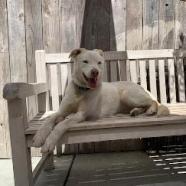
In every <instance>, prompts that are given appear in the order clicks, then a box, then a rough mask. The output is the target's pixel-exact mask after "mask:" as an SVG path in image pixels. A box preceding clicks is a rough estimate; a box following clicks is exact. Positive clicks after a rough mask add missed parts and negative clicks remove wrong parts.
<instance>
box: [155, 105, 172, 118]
mask: <svg viewBox="0 0 186 186" xmlns="http://www.w3.org/2000/svg"><path fill="white" fill-rule="evenodd" d="M169 114H170V110H169V109H168V107H167V106H165V105H163V104H160V103H158V109H157V116H168V115H169Z"/></svg>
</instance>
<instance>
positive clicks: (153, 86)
mask: <svg viewBox="0 0 186 186" xmlns="http://www.w3.org/2000/svg"><path fill="white" fill-rule="evenodd" d="M148 62H149V84H150V92H151V93H152V95H153V96H154V97H155V98H156V99H157V83H156V61H155V60H153V59H151V60H149V61H148Z"/></svg>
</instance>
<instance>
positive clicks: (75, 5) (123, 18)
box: [0, 0, 186, 157]
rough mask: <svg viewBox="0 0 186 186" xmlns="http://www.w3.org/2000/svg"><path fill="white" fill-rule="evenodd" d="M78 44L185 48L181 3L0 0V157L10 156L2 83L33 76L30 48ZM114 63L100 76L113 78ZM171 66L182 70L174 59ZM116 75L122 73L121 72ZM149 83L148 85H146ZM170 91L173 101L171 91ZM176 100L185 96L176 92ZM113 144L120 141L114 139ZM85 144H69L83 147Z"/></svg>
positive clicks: (185, 7)
mask: <svg viewBox="0 0 186 186" xmlns="http://www.w3.org/2000/svg"><path fill="white" fill-rule="evenodd" d="M80 46H81V47H86V48H89V49H92V48H101V49H103V50H125V49H136V50H137V49H162V48H186V2H184V1H180V0H165V1H162V0H101V1H100V0H93V1H85V0H68V1H66V0H53V1H52V0H32V1H30V0H1V1H0V107H1V108H3V109H1V111H0V157H8V156H9V155H10V150H9V133H8V124H7V123H8V122H7V111H6V110H7V109H6V102H5V101H4V100H3V98H2V88H3V86H4V84H5V83H7V82H10V81H11V82H15V81H23V82H35V81H36V72H35V60H34V58H35V57H34V51H35V50H37V49H44V50H46V51H47V52H69V51H70V50H72V49H74V48H78V47H80ZM150 64H151V65H150V67H149V69H150V71H151V72H152V73H153V74H154V76H153V77H152V79H151V80H150V81H151V82H155V78H156V74H155V61H154V62H153V63H150ZM180 64H182V63H180ZM118 65H119V68H120V72H122V71H124V70H123V69H125V68H126V67H125V66H123V67H122V65H123V63H121V62H117V61H113V62H110V64H109V65H108V66H107V67H106V68H107V69H108V70H109V73H110V74H111V75H110V76H108V77H107V76H106V77H105V80H107V81H114V80H117V79H118V77H117V76H116V73H115V71H116V70H117V69H118ZM136 65H137V66H136ZM139 65H140V66H145V65H148V62H145V61H140V62H139V61H134V63H131V64H130V67H129V68H130V69H131V70H133V71H135V73H137V74H138V75H142V72H138V71H136V70H135V69H139V68H136V67H138V66H139ZM169 65H170V66H171V65H172V62H169ZM52 70H53V69H52ZM174 70H181V71H183V70H184V69H183V67H182V66H180V65H179V64H178V67H176V68H175V69H174ZM58 73H61V76H63V75H65V74H67V66H63V67H61V71H59V70H58ZM172 73H174V72H173V71H172ZM121 77H122V79H125V78H126V76H121ZM143 78H145V76H143ZM181 79H183V78H181ZM178 80H179V77H178ZM63 81H64V80H63ZM136 81H137V80H136ZM156 83H157V82H156ZM180 85H182V86H181V87H180V89H184V88H185V85H184V83H183V82H180ZM144 86H148V85H144ZM157 86H159V85H158V84H157ZM153 88H154V87H152V86H151V89H153ZM61 89H62V90H57V91H58V93H57V94H63V93H64V87H61ZM154 92H155V90H154ZM155 96H157V95H155ZM171 96H172V100H173V101H174V100H175V97H174V95H171ZM179 99H180V100H184V99H185V98H184V97H183V95H181V94H180V98H179ZM36 101H37V100H36V98H35V97H31V98H29V99H28V100H27V105H28V118H31V117H32V116H33V115H34V114H35V113H36V112H37V109H36V106H35V103H36ZM117 143H118V145H119V144H120V146H122V144H121V143H120V141H119V142H117ZM85 146H86V149H88V151H92V146H90V145H85ZM85 146H78V147H77V146H71V147H69V148H71V149H72V150H74V149H78V151H83V150H84V148H85ZM108 146H110V147H113V146H115V144H114V143H112V142H111V143H107V145H106V146H105V150H106V149H107V148H108ZM124 146H127V145H123V147H122V148H124ZM93 148H94V149H93V151H98V150H99V149H100V148H103V146H102V145H98V144H96V145H95V144H94V145H93Z"/></svg>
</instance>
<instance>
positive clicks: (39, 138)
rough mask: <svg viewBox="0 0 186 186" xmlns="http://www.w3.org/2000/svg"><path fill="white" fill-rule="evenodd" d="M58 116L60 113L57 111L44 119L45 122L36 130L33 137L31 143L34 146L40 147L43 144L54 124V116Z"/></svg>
mask: <svg viewBox="0 0 186 186" xmlns="http://www.w3.org/2000/svg"><path fill="white" fill-rule="evenodd" d="M59 117H61V114H60V113H59V112H57V113H55V114H53V115H52V116H50V117H49V118H48V119H47V120H46V122H45V123H44V124H43V125H42V126H41V128H40V129H39V130H38V131H37V133H36V135H35V136H34V138H33V144H32V145H33V146H34V147H41V146H42V145H43V144H44V142H45V140H46V138H47V136H48V135H49V134H50V132H51V131H52V129H53V127H54V126H55V124H56V118H59Z"/></svg>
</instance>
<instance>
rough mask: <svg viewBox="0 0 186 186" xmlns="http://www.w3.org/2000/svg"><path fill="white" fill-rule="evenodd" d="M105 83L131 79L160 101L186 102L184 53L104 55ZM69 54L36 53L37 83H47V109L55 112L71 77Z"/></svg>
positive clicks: (185, 52)
mask: <svg viewBox="0 0 186 186" xmlns="http://www.w3.org/2000/svg"><path fill="white" fill-rule="evenodd" d="M104 57H105V61H106V63H105V72H104V81H122V80H131V81H133V82H135V83H139V84H141V86H143V87H144V88H145V89H148V90H149V91H150V92H151V93H152V94H153V95H154V96H155V97H156V98H157V99H158V100H159V101H160V102H163V103H167V102H170V103H175V102H185V74H184V62H183V61H184V60H183V59H184V58H185V57H186V51H184V50H172V49H163V50H128V51H110V52H104ZM71 71H72V63H71V62H70V59H69V53H56V54H50V53H45V51H43V50H38V51H36V76H37V82H48V85H49V89H50V93H49V95H50V96H49V98H50V99H49V103H50V104H49V105H50V109H52V110H57V109H58V107H59V103H60V101H61V99H62V97H63V95H64V92H65V88H66V86H67V84H68V81H69V80H70V78H71Z"/></svg>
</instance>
